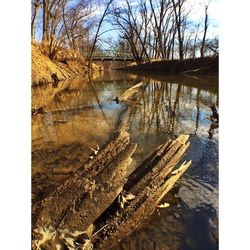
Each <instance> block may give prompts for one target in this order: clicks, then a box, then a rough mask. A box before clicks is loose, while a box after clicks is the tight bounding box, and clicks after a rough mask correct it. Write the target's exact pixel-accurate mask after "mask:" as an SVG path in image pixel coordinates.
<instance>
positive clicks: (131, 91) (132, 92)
mask: <svg viewBox="0 0 250 250" xmlns="http://www.w3.org/2000/svg"><path fill="white" fill-rule="evenodd" d="M142 86H143V82H139V83H137V84H136V85H134V86H133V87H131V88H129V89H128V90H127V91H125V92H124V93H123V94H122V95H120V96H119V97H116V100H118V102H125V101H128V100H129V99H130V98H132V97H133V96H134V95H135V94H136V93H137V92H138V91H139V90H140V89H141V88H142Z"/></svg>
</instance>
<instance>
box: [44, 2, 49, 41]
mask: <svg viewBox="0 0 250 250" xmlns="http://www.w3.org/2000/svg"><path fill="white" fill-rule="evenodd" d="M48 15H49V13H48V1H47V0H43V37H42V42H43V44H45V45H47V43H48Z"/></svg>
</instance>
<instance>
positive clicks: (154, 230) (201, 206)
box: [32, 72, 218, 250]
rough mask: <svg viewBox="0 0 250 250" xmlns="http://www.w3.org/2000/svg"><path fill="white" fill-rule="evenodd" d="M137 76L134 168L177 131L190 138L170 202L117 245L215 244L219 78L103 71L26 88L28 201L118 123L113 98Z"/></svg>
mask: <svg viewBox="0 0 250 250" xmlns="http://www.w3.org/2000/svg"><path fill="white" fill-rule="evenodd" d="M140 81H143V90H142V91H141V92H139V93H138V95H137V97H136V105H133V106H132V108H131V111H130V113H129V116H128V130H129V132H130V134H131V139H132V141H133V142H136V143H137V144H138V148H137V150H136V152H135V154H134V157H133V163H132V167H134V166H137V165H138V164H139V163H140V162H142V160H144V159H145V158H146V157H147V156H148V155H149V154H151V153H152V152H153V151H154V150H155V148H156V147H157V146H159V145H160V144H162V143H164V142H166V140H168V139H170V138H176V137H177V136H178V135H179V134H189V135H190V142H191V145H190V148H189V149H188V151H187V153H186V155H185V157H184V158H185V159H188V160H189V159H191V160H192V162H193V163H192V165H191V167H190V168H189V169H188V170H187V172H186V173H185V175H184V176H183V177H182V178H181V179H180V180H179V181H178V184H177V186H176V188H175V192H174V193H173V194H172V195H171V196H170V197H166V198H165V199H166V201H167V202H169V203H170V204H171V205H170V207H169V208H168V209H161V210H159V211H156V212H155V214H154V215H153V216H152V217H151V218H150V219H148V220H147V221H146V222H145V223H144V225H143V226H142V228H141V229H140V230H138V231H136V232H134V233H133V234H132V235H131V236H130V237H128V238H127V239H125V240H123V241H121V242H120V243H119V244H118V245H117V246H116V247H115V249H124V250H125V249H147V250H150V249H171V250H175V249H201V250H206V249H208V250H210V249H211V250H212V249H218V129H216V130H214V131H213V133H212V134H211V133H208V131H209V129H210V126H211V121H210V119H209V116H210V115H211V113H212V112H211V110H210V106H211V105H212V104H217V105H218V79H217V78H211V77H206V78H204V77H203V78H191V77H188V78H187V77H180V76H166V75H160V74H157V75H150V74H148V75H135V74H126V73H121V72H113V73H105V74H104V75H102V76H99V77H97V78H96V79H93V80H88V79H86V78H81V77H80V78H75V79H71V80H68V81H66V82H59V84H58V85H57V86H52V85H51V84H48V85H46V86H43V87H37V88H35V89H33V90H32V94H33V100H32V106H33V108H39V107H43V110H44V111H45V112H44V113H42V114H37V115H35V116H33V118H32V198H33V202H35V201H38V200H39V199H41V198H42V197H43V196H44V195H45V194H46V192H47V190H48V189H50V188H51V187H52V186H53V185H54V184H56V183H59V182H60V181H61V180H63V179H64V178H67V177H68V176H69V175H70V174H71V173H73V172H74V171H75V170H76V169H77V168H78V167H80V166H81V165H82V164H83V163H84V162H85V161H86V160H87V159H88V157H89V154H90V153H91V150H90V147H92V148H94V147H96V145H97V144H98V145H99V146H102V145H104V144H105V143H106V142H107V141H108V140H109V139H110V137H111V136H112V135H113V134H114V131H115V130H116V129H117V128H118V126H119V124H120V122H121V121H122V116H121V114H122V113H123V112H124V111H125V106H124V105H123V104H117V103H116V102H114V101H113V99H114V98H115V97H116V96H119V95H120V94H121V93H123V92H124V91H125V90H127V89H128V88H129V87H131V86H133V85H134V84H136V83H138V82H140Z"/></svg>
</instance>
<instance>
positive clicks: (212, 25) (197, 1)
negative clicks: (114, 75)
mask: <svg viewBox="0 0 250 250" xmlns="http://www.w3.org/2000/svg"><path fill="white" fill-rule="evenodd" d="M129 2H130V4H131V5H136V2H138V0H130V1H129ZM115 3H116V4H117V5H119V6H121V7H124V6H126V2H125V0H115ZM206 4H209V7H208V22H209V26H208V30H207V38H214V37H218V35H219V21H218V20H219V1H218V0H187V2H186V6H187V9H190V14H189V20H190V21H192V22H194V23H198V22H201V21H202V20H204V16H205V9H204V8H205V5H206ZM102 12H103V10H102V8H97V9H96V12H95V15H98V14H99V15H100V14H101V13H102ZM112 28H113V27H112V25H111V24H109V23H108V22H104V23H103V25H102V31H104V30H106V31H108V30H111V31H110V32H107V33H105V34H104V35H103V36H102V38H103V39H106V38H109V37H112V38H113V39H114V40H116V39H117V38H118V32H117V31H114V30H112ZM104 46H106V45H105V44H104ZM104 48H105V49H106V47H104Z"/></svg>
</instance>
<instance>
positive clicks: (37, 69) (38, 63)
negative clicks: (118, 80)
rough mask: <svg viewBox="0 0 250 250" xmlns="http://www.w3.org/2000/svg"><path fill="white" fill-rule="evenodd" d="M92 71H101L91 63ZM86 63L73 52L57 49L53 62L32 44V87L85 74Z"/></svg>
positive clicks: (45, 51)
mask: <svg viewBox="0 0 250 250" xmlns="http://www.w3.org/2000/svg"><path fill="white" fill-rule="evenodd" d="M91 68H92V70H93V71H99V70H103V67H100V66H98V65H96V64H94V63H92V67H91ZM87 73H88V68H87V61H86V60H85V58H84V57H83V56H82V55H80V54H79V52H77V51H75V50H66V49H63V48H59V49H58V52H57V53H56V55H55V57H54V59H53V60H51V59H50V58H49V56H48V52H47V50H46V48H44V47H43V46H42V45H41V44H32V86H36V85H40V84H44V83H49V82H54V81H55V78H56V79H58V80H64V79H67V78H69V77H72V76H77V75H81V74H87Z"/></svg>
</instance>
